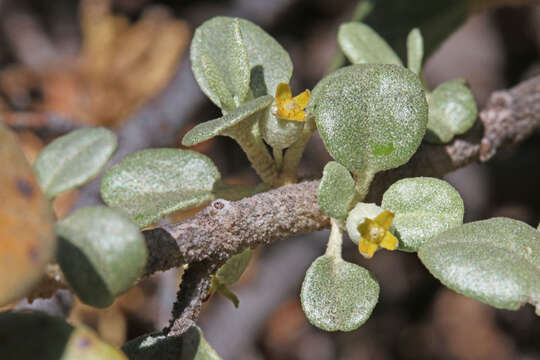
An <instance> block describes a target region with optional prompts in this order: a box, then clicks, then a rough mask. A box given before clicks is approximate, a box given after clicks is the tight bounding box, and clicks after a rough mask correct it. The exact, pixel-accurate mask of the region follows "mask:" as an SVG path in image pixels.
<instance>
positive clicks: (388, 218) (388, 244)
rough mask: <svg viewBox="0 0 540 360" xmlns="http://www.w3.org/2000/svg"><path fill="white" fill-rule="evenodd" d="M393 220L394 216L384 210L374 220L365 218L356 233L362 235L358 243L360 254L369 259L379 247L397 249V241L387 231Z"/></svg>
mask: <svg viewBox="0 0 540 360" xmlns="http://www.w3.org/2000/svg"><path fill="white" fill-rule="evenodd" d="M393 220H394V214H393V213H392V212H390V211H388V210H385V211H383V212H382V213H380V214H379V215H377V217H376V218H375V219H373V220H372V219H369V218H366V219H365V220H364V222H363V223H361V224H360V225H358V231H359V232H360V234H362V237H361V238H360V241H359V242H358V251H360V254H362V255H363V256H364V257H365V258H368V259H369V258H371V257H372V256H373V254H374V253H375V251H376V250H377V248H378V247H379V246H380V247H382V248H385V249H388V250H395V249H396V248H397V245H398V239H397V238H396V237H395V236H394V235H392V234H391V233H390V232H389V231H388V229H390V225H391V224H392V221H393Z"/></svg>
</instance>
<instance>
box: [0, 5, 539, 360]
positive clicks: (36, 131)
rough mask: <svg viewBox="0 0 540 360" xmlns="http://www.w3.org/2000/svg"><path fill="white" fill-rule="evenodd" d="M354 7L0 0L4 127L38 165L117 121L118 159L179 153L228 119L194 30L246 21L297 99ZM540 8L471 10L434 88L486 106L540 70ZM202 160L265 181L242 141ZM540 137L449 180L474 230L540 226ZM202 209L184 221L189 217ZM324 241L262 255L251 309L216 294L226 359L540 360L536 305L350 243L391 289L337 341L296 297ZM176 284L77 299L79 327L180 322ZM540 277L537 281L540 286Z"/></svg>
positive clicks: (243, 295) (248, 289)
mask: <svg viewBox="0 0 540 360" xmlns="http://www.w3.org/2000/svg"><path fill="white" fill-rule="evenodd" d="M356 5H357V0H333V1H328V0H274V1H270V0H229V1H226V0H222V1H217V0H215V1H209V0H208V1H203V0H192V1H189V0H177V1H173V0H168V1H166V0H163V1H158V0H83V1H73V0H55V1H43V0H18V1H15V0H0V117H2V118H3V119H4V121H5V122H6V123H7V124H8V125H10V126H11V127H12V128H13V129H15V130H17V134H18V136H19V139H20V142H21V145H22V146H23V149H24V151H25V154H26V156H27V157H28V159H29V161H31V162H32V161H33V160H34V159H35V157H36V155H37V153H38V152H39V150H40V149H41V148H42V147H43V146H44V145H45V144H47V143H48V142H50V141H51V140H52V139H54V138H55V137H56V136H58V135H61V134H64V133H66V132H68V131H69V130H71V129H75V128H77V127H81V126H107V127H109V128H112V129H115V130H116V131H117V132H118V134H119V137H120V148H119V151H118V153H117V154H116V155H115V159H114V160H113V161H118V159H120V158H122V157H123V156H125V155H127V154H129V153H131V152H133V151H136V150H139V149H142V148H147V147H158V146H170V147H175V146H180V145H179V144H180V139H181V137H182V135H183V134H184V133H185V132H187V131H188V130H189V129H190V128H191V127H193V126H194V125H196V124H197V123H200V122H202V121H206V120H209V119H213V118H216V117H219V116H220V113H219V109H218V108H217V107H215V106H214V105H212V104H211V102H210V101H209V100H208V99H207V98H206V97H204V96H203V94H202V92H201V91H200V90H199V88H198V86H197V84H196V82H195V81H194V79H193V76H192V75H191V69H190V64H189V61H188V58H187V56H188V52H189V42H190V39H191V36H192V33H193V31H194V29H195V28H196V27H197V26H198V25H199V24H201V23H202V22H203V21H205V20H207V19H209V18H211V17H213V16H217V15H227V16H240V17H244V18H247V19H249V20H251V21H253V22H255V23H257V24H259V25H260V26H261V27H263V28H264V29H265V30H266V31H267V32H269V33H270V34H271V35H273V36H274V37H275V38H276V39H277V40H278V41H279V42H280V43H281V44H282V45H283V47H284V48H285V49H287V50H288V51H289V53H290V55H291V58H292V61H293V63H294V65H295V69H294V73H293V79H292V84H291V86H292V88H293V93H298V92H300V91H302V90H304V89H312V88H313V87H314V86H315V84H316V83H317V81H318V80H319V79H321V77H323V76H324V75H325V73H326V72H327V71H328V68H329V66H330V63H331V62H332V60H333V59H334V57H335V55H336V48H337V45H336V33H337V28H338V26H339V24H340V23H342V22H345V21H349V20H350V19H351V18H352V16H353V12H354V10H355V8H356ZM539 49H540V6H526V7H525V6H523V7H515V8H504V7H503V8H499V9H497V10H490V11H484V12H477V13H474V14H472V15H471V16H470V17H469V18H468V20H467V21H466V22H465V23H464V24H463V25H462V26H461V27H459V29H458V31H457V32H455V33H454V34H453V35H452V36H450V38H448V39H447V40H446V41H445V42H444V43H443V45H442V46H441V47H439V48H438V49H437V50H436V51H435V52H434V53H433V54H432V55H431V56H430V57H429V58H428V59H427V61H426V64H425V68H424V69H425V71H424V75H425V79H426V81H427V83H428V85H429V86H430V87H431V88H433V87H435V86H436V85H437V84H439V83H441V82H443V81H445V80H449V79H453V78H456V77H463V78H465V79H466V80H467V81H468V82H469V84H470V86H471V88H472V91H473V93H474V95H475V97H476V99H477V101H478V106H479V109H482V108H483V106H484V104H485V103H486V101H487V99H488V97H489V94H491V93H492V92H493V91H495V90H497V89H502V88H508V87H511V86H513V85H515V84H517V83H518V82H519V81H521V80H524V79H526V78H528V77H531V76H534V75H535V74H539V73H540V57H539ZM194 150H197V151H200V152H203V153H205V154H207V155H208V156H210V157H211V158H212V159H213V160H214V161H215V163H216V164H217V166H218V168H219V169H220V171H221V172H222V174H223V177H224V178H225V179H226V180H227V181H229V182H230V183H253V182H255V181H256V178H255V175H254V173H253V171H252V170H251V169H250V167H249V164H248V162H247V159H246V158H245V156H244V155H243V153H242V152H241V150H240V148H239V147H237V146H236V144H235V143H234V142H233V141H232V140H229V139H227V138H223V137H219V138H216V139H213V140H210V141H209V142H206V143H203V144H200V145H197V146H196V147H194ZM539 158H540V134H539V133H536V134H535V135H533V136H532V137H531V138H529V139H528V140H527V141H525V142H524V143H522V144H521V145H520V146H519V147H518V148H512V149H507V150H504V151H501V152H499V153H498V154H497V155H496V156H495V158H494V159H492V160H491V161H489V162H488V163H487V164H483V165H472V166H469V167H467V168H464V169H461V170H459V171H456V172H454V173H451V174H449V175H448V176H447V178H446V179H447V180H448V181H449V182H450V183H452V184H453V185H454V186H455V187H456V188H457V189H458V190H459V192H460V193H461V195H462V196H463V198H464V200H465V206H466V214H465V216H466V221H474V220H478V219H484V218H488V217H494V216H506V217H510V218H514V219H519V220H522V221H524V222H526V223H529V224H530V225H533V226H535V227H536V226H537V224H538V222H539V220H540V160H539ZM329 160H330V157H329V155H328V154H327V153H326V151H325V149H324V147H323V146H322V143H321V141H320V139H319V138H318V137H317V135H315V136H314V138H313V139H312V141H311V143H310V145H309V146H308V149H307V151H306V153H305V155H304V159H303V161H302V164H301V169H300V173H301V174H302V175H304V176H309V177H311V176H319V175H320V173H321V171H322V168H323V167H324V165H325V164H326V162H327V161H329ZM96 184H98V182H94V183H93V184H90V186H87V187H86V188H84V189H82V190H80V191H72V192H70V193H68V194H65V195H61V196H59V197H58V198H57V199H56V200H55V204H54V205H55V210H56V213H57V216H58V217H59V218H62V217H64V216H66V214H68V213H69V212H70V211H72V210H73V209H74V208H78V207H81V206H87V205H90V204H93V203H96V202H98V201H99V197H98V193H97V192H96V189H97V185H96ZM193 213H194V211H191V212H189V213H182V214H177V215H175V216H173V217H172V218H171V219H169V220H168V221H179V220H181V219H184V218H186V217H188V216H191V215H192V214H193ZM326 238H327V233H326V232H321V233H315V234H311V235H306V236H301V237H298V238H295V239H291V240H287V241H284V242H281V243H278V244H275V245H273V246H272V247H270V248H264V249H258V250H257V251H256V255H255V256H254V258H253V260H252V262H251V264H250V266H249V268H248V270H247V271H246V273H245V274H244V275H243V277H242V279H241V280H240V281H239V283H237V284H236V285H234V286H233V290H234V291H235V292H236V294H237V295H238V297H239V299H240V307H239V309H235V308H234V306H233V305H232V303H230V302H229V301H228V300H226V299H224V298H222V297H219V296H214V297H213V298H212V299H210V300H209V301H208V302H207V303H206V305H205V309H204V311H203V314H202V318H201V327H202V329H203V331H204V334H205V337H206V338H207V340H208V342H209V343H210V344H211V345H212V346H213V347H214V348H215V349H216V351H217V352H218V353H219V354H220V355H221V356H222V357H223V358H224V359H227V360H228V359H239V360H248V359H250V360H251V359H253V360H255V359H270V360H285V359H289V360H295V359H298V360H303V359H310V360H326V359H328V360H329V359H342V360H349V359H374V360H383V359H384V360H385V359H464V360H469V359H470V360H482V359H490V360H497V359H523V360H532V359H540V318H539V317H537V316H535V315H534V311H533V309H532V307H531V306H525V307H524V308H522V309H521V310H519V311H516V312H511V311H503V310H496V309H493V308H491V307H488V306H486V305H483V304H481V303H479V302H476V301H474V300H470V299H467V298H465V297H462V296H460V295H457V294H455V293H454V292H451V291H449V290H446V289H445V288H444V287H442V286H441V285H440V284H439V282H438V281H437V280H435V279H434V278H433V277H431V276H430V275H429V273H428V272H427V270H425V269H424V268H423V266H422V265H421V263H420V261H419V260H418V259H417V257H416V256H415V255H414V254H407V253H399V252H392V253H390V252H385V251H382V252H378V253H377V255H376V256H375V257H374V258H373V259H372V260H369V261H366V260H365V259H363V258H362V257H361V256H360V255H359V254H358V252H357V251H356V249H355V246H354V245H353V243H352V242H349V241H346V244H347V245H346V246H345V249H344V257H345V258H346V259H347V260H349V261H353V262H356V263H359V264H360V265H362V266H364V267H366V268H368V269H369V270H370V271H372V272H373V274H374V275H375V277H376V278H377V279H378V280H379V282H380V285H381V294H380V302H379V304H378V305H377V307H376V308H375V311H374V314H373V315H372V317H371V318H370V319H369V320H368V322H367V323H366V324H365V325H364V326H362V327H361V328H360V329H359V330H357V331H353V332H350V333H326V332H323V331H320V330H318V329H316V328H315V327H313V326H311V325H310V324H309V323H308V322H307V320H306V318H305V316H304V315H303V312H302V309H301V306H300V302H299V292H300V285H301V281H302V279H303V276H304V272H305V270H306V269H307V268H308V266H309V264H310V263H311V262H312V261H313V260H314V259H315V258H316V257H317V256H319V255H320V254H321V253H322V252H323V251H324V247H325V240H326ZM178 278H179V273H178V271H177V270H172V271H169V272H166V273H163V274H159V275H157V276H154V277H152V278H151V279H148V280H146V281H144V282H143V283H142V284H141V285H140V286H138V287H136V288H134V289H132V290H131V291H130V292H128V293H127V294H125V295H123V296H122V297H120V298H119V299H118V300H117V301H116V302H115V304H113V305H112V306H111V307H110V308H108V309H105V310H99V311H98V310H94V309H92V308H90V307H87V306H84V305H82V304H79V303H77V304H76V306H75V307H74V309H73V310H72V312H71V315H70V317H69V319H70V320H71V321H73V322H82V323H85V324H87V325H89V326H91V327H92V328H94V329H96V331H98V333H99V334H100V335H101V336H102V337H103V338H104V339H105V340H107V341H109V342H110V343H112V344H115V345H118V346H120V345H122V344H123V343H124V342H125V341H126V340H129V339H132V338H134V337H136V336H139V335H142V334H144V333H148V332H151V331H154V330H156V329H161V328H162V327H163V326H164V325H166V324H167V323H168V320H169V316H170V309H171V307H172V303H173V301H174V299H175V296H176V295H175V293H176V289H177V285H178ZM539 281H540V279H539Z"/></svg>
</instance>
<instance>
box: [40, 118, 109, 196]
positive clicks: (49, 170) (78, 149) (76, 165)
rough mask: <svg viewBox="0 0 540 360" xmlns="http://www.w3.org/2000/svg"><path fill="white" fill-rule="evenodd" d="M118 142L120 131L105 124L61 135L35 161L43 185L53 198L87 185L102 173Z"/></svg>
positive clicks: (42, 187) (48, 194)
mask: <svg viewBox="0 0 540 360" xmlns="http://www.w3.org/2000/svg"><path fill="white" fill-rule="evenodd" d="M116 145H117V141H116V135H115V134H114V133H113V132H112V131H110V130H107V129H104V128H84V129H79V130H75V131H72V132H70V133H69V134H67V135H64V136H61V137H59V138H57V139H56V140H54V141H53V142H51V143H50V144H49V145H47V146H46V147H45V148H44V149H43V150H42V151H41V152H40V153H39V155H38V157H37V159H36V162H35V163H34V171H35V173H36V176H37V179H38V181H39V184H40V187H41V189H42V190H43V192H44V193H45V194H47V196H48V197H50V198H52V197H54V196H56V195H58V194H60V193H62V192H65V191H68V190H71V189H73V188H75V187H78V186H81V185H84V184H85V183H87V182H88V181H90V180H91V179H93V178H94V177H95V176H97V175H98V174H99V172H100V171H101V170H102V169H103V167H104V166H105V165H106V164H107V162H108V161H109V158H110V157H111V155H112V154H113V153H114V151H115V150H116Z"/></svg>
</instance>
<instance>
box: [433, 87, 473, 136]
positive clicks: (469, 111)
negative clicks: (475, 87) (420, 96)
mask: <svg viewBox="0 0 540 360" xmlns="http://www.w3.org/2000/svg"><path fill="white" fill-rule="evenodd" d="M476 115H477V107H476V102H475V101H474V96H473V94H472V93H471V91H470V90H469V89H468V88H467V86H465V82H464V80H463V79H457V80H452V81H448V82H445V83H443V84H441V85H439V86H438V87H437V88H436V89H435V91H433V93H431V94H430V96H429V119H428V125H427V128H428V132H427V137H426V139H427V140H429V141H433V142H442V143H447V142H449V141H450V140H452V138H453V137H454V136H455V135H459V134H463V133H465V132H466V131H467V130H469V129H470V128H471V126H473V124H474V122H475V121H476Z"/></svg>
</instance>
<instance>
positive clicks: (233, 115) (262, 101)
mask: <svg viewBox="0 0 540 360" xmlns="http://www.w3.org/2000/svg"><path fill="white" fill-rule="evenodd" d="M273 101H274V97H272V96H270V95H265V96H261V97H259V98H256V99H253V100H251V101H248V102H246V103H244V104H242V105H241V106H240V107H238V108H236V109H234V110H233V111H231V112H230V113H228V114H227V115H225V116H222V117H220V118H217V119H214V120H210V121H206V122H203V123H201V124H199V125H197V126H195V127H194V128H193V129H191V130H190V131H188V132H187V134H186V135H184V138H183V139H182V145H184V146H193V145H196V144H199V143H201V142H203V141H206V140H208V139H211V138H213V137H214V136H217V135H220V134H223V133H224V132H225V131H227V130H228V129H230V128H232V127H233V126H236V125H238V124H239V123H240V122H242V121H244V120H250V119H252V115H253V114H255V113H257V112H259V111H262V110H264V109H265V108H268V107H269V106H270V105H271V104H272V102H273ZM246 131H248V130H246Z"/></svg>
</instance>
